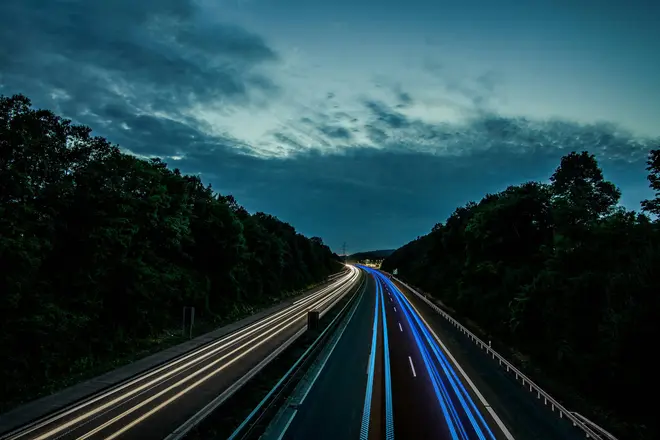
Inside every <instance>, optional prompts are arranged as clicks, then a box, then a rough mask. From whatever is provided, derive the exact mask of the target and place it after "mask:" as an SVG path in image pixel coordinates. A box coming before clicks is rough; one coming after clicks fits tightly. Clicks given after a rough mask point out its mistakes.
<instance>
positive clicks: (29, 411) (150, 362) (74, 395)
mask: <svg viewBox="0 0 660 440" xmlns="http://www.w3.org/2000/svg"><path fill="white" fill-rule="evenodd" d="M329 280H330V279H329ZM327 282H328V281H326V282H323V283H321V284H320V285H318V286H315V287H314V288H312V289H310V290H309V291H307V292H305V293H304V294H301V295H298V296H295V297H291V298H289V299H287V300H285V301H282V302H281V303H279V304H277V305H275V306H273V307H269V308H267V309H264V310H261V311H260V312H258V313H256V314H254V315H251V316H248V317H246V318H243V319H241V320H239V321H236V322H233V323H231V324H228V325H226V326H224V327H220V328H218V329H216V330H214V331H212V332H209V333H206V334H204V335H201V336H198V337H196V338H193V339H191V340H189V341H186V342H183V343H181V344H178V345H175V346H173V347H170V348H167V349H165V350H163V351H160V352H158V353H155V354H152V355H149V356H147V357H144V358H142V359H140V360H138V361H135V362H132V363H130V364H127V365H124V366H123V367H119V368H117V369H115V370H112V371H109V372H107V373H104V374H102V375H100V376H97V377H95V378H93V379H90V380H87V381H84V382H81V383H78V384H76V385H72V386H71V387H68V388H65V389H63V390H61V391H58V392H56V393H54V394H51V395H48V396H44V397H42V398H39V399H37V400H34V401H32V402H29V403H26V404H24V405H21V406H18V407H16V408H14V409H12V410H10V411H8V412H6V413H4V414H0V434H2V433H5V432H8V431H11V430H13V429H16V428H18V427H20V426H23V425H25V424H28V423H30V422H32V421H34V420H37V419H40V418H42V417H45V416H47V415H50V414H53V413H56V412H58V411H59V410H61V409H63V408H66V407H68V406H70V405H72V404H73V403H76V402H80V401H83V400H85V399H86V398H88V397H91V396H92V395H94V394H96V393H98V392H100V391H102V390H104V389H108V388H111V387H113V386H115V385H118V384H120V383H122V382H124V381H126V380H128V379H130V378H132V377H134V376H137V375H139V374H141V373H144V372H145V371H148V370H151V369H153V368H156V367H158V366H160V365H162V364H164V363H166V362H169V361H171V360H174V359H176V358H177V357H179V356H182V355H184V354H186V353H188V352H190V351H191V350H194V349H197V348H199V347H202V346H204V345H206V344H208V343H210V342H213V341H214V340H216V339H218V338H220V337H222V336H225V335H227V334H229V333H232V332H234V331H236V330H238V329H240V328H242V327H245V326H247V325H249V324H251V323H253V322H256V321H258V320H259V319H261V318H263V317H265V316H268V315H270V314H272V313H275V312H277V311H279V310H282V309H284V308H285V307H287V306H289V305H290V304H291V303H293V302H294V301H296V300H298V299H300V298H302V297H304V296H306V295H309V294H310V293H313V292H314V291H316V290H318V289H320V288H321V287H323V286H324V285H326V284H327Z"/></svg>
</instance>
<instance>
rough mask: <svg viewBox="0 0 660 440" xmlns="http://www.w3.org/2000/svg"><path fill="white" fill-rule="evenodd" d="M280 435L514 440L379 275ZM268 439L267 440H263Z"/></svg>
mask: <svg viewBox="0 0 660 440" xmlns="http://www.w3.org/2000/svg"><path fill="white" fill-rule="evenodd" d="M362 269H363V270H365V271H367V272H368V273H370V274H371V276H370V277H369V278H370V279H369V284H368V288H367V291H366V293H365V294H364V295H363V297H362V298H361V299H360V302H359V304H357V306H356V310H355V313H354V314H352V315H351V316H350V317H349V319H350V321H349V322H348V324H347V326H346V329H345V331H344V332H343V333H342V335H341V337H340V339H339V341H338V342H337V344H336V346H335V347H334V348H333V350H332V354H331V355H330V356H329V358H328V359H327V361H324V363H323V366H322V369H321V370H320V371H319V372H317V373H316V376H317V377H316V379H315V381H314V382H313V384H312V385H311V387H310V389H309V390H308V391H306V392H305V393H304V394H303V396H304V397H303V399H300V398H295V399H293V400H292V401H291V402H288V403H289V405H292V406H294V407H295V408H297V411H296V412H295V413H294V414H293V416H292V417H291V420H290V421H289V423H288V424H286V425H284V426H283V429H284V430H283V432H281V433H279V435H277V434H275V435H273V436H272V438H280V439H285V440H304V439H309V438H314V439H317V440H325V439H328V440H330V439H337V438H346V439H349V438H354V439H358V438H359V439H361V440H367V439H387V440H390V439H394V438H395V437H396V438H401V439H415V440H424V439H434V440H444V439H447V440H467V439H480V440H499V439H505V440H513V437H511V434H510V433H509V431H508V430H507V428H506V427H505V426H504V425H503V424H502V422H501V420H499V419H498V418H497V416H496V415H494V412H492V410H491V411H489V410H488V409H486V407H485V406H484V403H483V402H482V401H481V400H480V399H479V398H478V396H477V395H476V394H475V391H474V390H472V389H470V386H469V385H465V382H466V381H469V380H466V379H465V377H463V376H462V374H463V373H462V370H461V369H460V366H456V365H454V363H453V362H452V361H451V360H450V359H448V358H447V356H446V354H445V353H444V351H443V349H442V348H441V347H440V346H439V345H438V343H437V341H436V340H435V339H434V336H433V335H432V334H431V332H430V331H429V328H428V327H427V325H426V324H425V322H424V321H423V319H422V318H421V315H420V314H419V312H418V310H417V309H416V308H415V306H413V305H412V304H411V303H410V302H409V301H408V300H407V298H406V297H405V295H403V293H402V292H400V291H399V289H398V288H397V287H396V286H395V285H393V284H392V282H391V281H390V280H389V279H388V278H387V277H386V276H384V275H383V274H381V273H380V272H378V271H375V270H372V269H369V268H366V267H362ZM268 438H271V437H268Z"/></svg>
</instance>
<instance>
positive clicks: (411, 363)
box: [408, 356, 417, 377]
mask: <svg viewBox="0 0 660 440" xmlns="http://www.w3.org/2000/svg"><path fill="white" fill-rule="evenodd" d="M408 361H409V362H410V369H411V370H412V374H413V377H417V373H415V366H414V365H413V361H412V358H411V357H410V356H408Z"/></svg>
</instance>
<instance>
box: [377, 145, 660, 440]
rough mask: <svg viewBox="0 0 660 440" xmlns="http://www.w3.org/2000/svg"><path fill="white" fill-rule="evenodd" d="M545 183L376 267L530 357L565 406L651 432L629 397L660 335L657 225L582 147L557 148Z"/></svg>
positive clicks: (649, 413)
mask: <svg viewBox="0 0 660 440" xmlns="http://www.w3.org/2000/svg"><path fill="white" fill-rule="evenodd" d="M659 151H660V150H653V151H652V152H651V153H650V155H649V160H648V168H647V169H648V170H649V172H650V174H649V177H648V178H649V182H650V183H651V188H652V189H653V190H654V191H655V193H656V198H655V199H653V200H647V201H645V202H644V203H643V207H644V209H645V210H646V211H648V212H650V213H653V214H658V213H660V209H659V208H658V207H659V206H660V201H658V200H659V199H660V152H659ZM550 181H551V184H550V185H545V184H542V183H537V182H528V183H525V184H523V185H518V186H511V187H509V188H507V189H506V190H505V191H502V192H500V193H497V194H487V195H485V196H484V197H483V199H482V200H481V201H480V202H479V203H473V202H470V203H468V204H467V205H465V206H463V207H460V208H458V209H456V211H455V212H454V213H452V214H451V215H450V216H449V218H448V219H447V220H446V221H445V222H444V223H437V224H436V225H435V226H434V227H433V229H432V231H431V232H430V233H429V234H428V235H425V236H422V237H418V238H417V239H415V240H413V241H411V242H410V243H408V244H406V245H404V246H402V247H401V248H399V249H397V250H396V251H395V252H394V253H392V254H391V255H390V256H389V257H387V258H386V259H385V261H383V264H382V267H383V268H384V269H385V270H388V271H391V270H393V269H394V268H398V269H399V274H400V275H399V276H400V277H401V278H403V279H404V280H406V281H408V282H410V283H412V284H413V285H416V286H418V287H419V288H421V289H423V290H424V291H425V292H427V293H430V294H431V295H433V296H435V297H436V298H438V299H439V300H440V301H441V302H442V304H444V305H445V306H446V307H448V308H449V310H450V311H451V312H452V313H456V314H458V315H459V317H465V318H469V319H470V320H472V321H475V322H477V323H478V325H479V328H480V329H482V330H483V331H485V332H486V333H487V337H488V338H489V339H492V340H493V341H497V342H499V343H500V344H506V345H508V346H509V347H511V348H512V349H514V350H516V351H518V352H522V353H524V354H525V355H528V356H529V357H530V359H531V362H532V365H534V366H535V367H537V368H540V369H542V370H543V371H544V372H545V373H546V375H547V376H550V377H552V378H553V379H554V383H555V384H560V385H561V387H558V388H557V389H550V391H551V393H552V394H556V395H557V396H558V397H559V398H560V399H561V400H563V401H564V402H566V404H567V405H568V406H570V407H572V408H574V409H575V410H577V411H578V412H580V413H582V414H585V415H588V416H589V418H591V419H594V420H596V421H598V422H599V423H600V424H603V425H604V426H606V427H608V428H610V430H612V431H614V432H615V433H618V434H620V435H621V437H624V436H630V435H632V436H633V437H635V438H639V439H654V438H657V434H658V423H657V421H656V420H657V417H656V415H655V413H654V411H653V410H652V409H650V407H649V406H648V405H646V404H645V402H643V401H639V400H638V399H637V397H636V396H637V395H638V394H639V393H641V392H643V389H644V387H645V386H646V385H645V383H644V381H645V380H646V378H648V377H651V376H652V375H653V374H654V372H653V368H655V367H654V364H653V363H652V362H648V342H647V341H655V340H658V338H660V328H659V327H658V325H657V322H656V321H657V316H658V314H660V295H658V293H657V292H658V291H659V290H660V272H658V270H657V267H658V266H659V265H660V222H658V221H655V222H652V221H651V220H650V219H649V218H648V217H647V216H646V215H644V214H637V213H635V212H633V211H627V210H625V209H624V208H622V207H617V206H616V203H617V201H618V199H619V197H620V192H619V190H618V189H617V188H616V186H614V185H613V184H612V183H610V182H608V181H606V180H605V179H604V177H603V173H602V170H601V169H600V168H599V167H598V163H597V162H596V159H595V157H594V156H593V155H590V154H588V153H586V152H583V153H580V154H577V153H575V152H573V153H570V154H569V155H567V156H564V157H563V158H562V160H561V163H560V165H559V167H558V168H557V170H556V171H555V173H554V174H553V175H552V177H551V179H550ZM494 343H495V342H494ZM528 367H529V366H528ZM567 389H569V390H571V392H570V393H567V392H565V391H564V390H567ZM576 396H579V397H576ZM585 402H587V403H585ZM593 407H598V408H601V410H600V411H592V409H593ZM605 413H607V414H609V417H608V419H605V418H603V416H602V414H605Z"/></svg>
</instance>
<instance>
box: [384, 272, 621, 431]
mask: <svg viewBox="0 0 660 440" xmlns="http://www.w3.org/2000/svg"><path fill="white" fill-rule="evenodd" d="M391 277H392V278H393V279H395V280H396V281H398V282H399V283H401V284H403V285H404V286H406V288H407V289H408V290H410V291H411V292H413V293H414V294H415V295H417V296H418V297H419V298H420V299H421V300H422V301H424V302H425V303H426V304H428V305H429V306H430V307H431V308H432V309H433V310H434V311H436V312H437V313H438V314H440V315H441V316H442V317H444V318H445V319H447V320H448V321H449V322H450V323H451V324H452V325H453V326H454V327H456V328H457V329H458V330H460V331H461V332H462V333H463V334H465V335H466V336H467V337H468V338H469V339H470V340H472V342H474V343H475V344H477V346H478V347H479V348H481V349H483V350H485V351H486V354H489V355H491V356H492V357H493V359H495V360H497V361H499V364H500V366H503V367H506V371H507V372H509V373H511V374H514V375H515V376H516V380H518V381H521V382H522V385H523V386H524V387H525V388H528V389H529V391H530V392H531V393H536V397H537V399H541V398H543V403H544V404H545V405H549V406H550V407H551V409H552V411H553V412H555V411H557V413H558V414H559V418H560V419H563V418H566V419H568V420H570V421H571V422H572V423H573V426H575V427H577V428H579V429H581V430H582V431H583V432H584V434H585V436H586V438H591V439H594V440H617V439H616V437H614V436H613V435H612V434H610V433H609V432H607V431H606V430H605V429H603V428H601V427H600V426H598V425H596V424H595V423H594V422H592V421H590V420H588V419H587V418H586V417H584V416H581V415H580V414H578V413H575V412H572V411H569V410H568V409H566V408H565V407H564V406H563V405H561V404H560V403H559V402H557V401H556V400H555V399H553V398H552V396H550V395H549V394H548V393H546V392H545V391H543V390H542V389H541V387H539V386H538V385H536V384H535V383H534V382H533V381H532V380H530V378H529V377H527V376H525V375H524V374H523V373H522V372H521V371H520V370H518V369H517V368H516V367H515V366H514V365H513V364H512V363H511V362H509V361H507V360H506V359H504V357H502V356H501V355H500V354H499V353H497V352H496V351H495V350H493V349H492V348H491V347H490V344H486V343H485V342H484V341H482V340H481V339H479V338H478V337H477V336H476V335H475V334H474V333H472V332H471V331H470V330H468V329H467V328H465V327H464V326H463V325H462V324H461V323H459V322H458V321H457V320H455V319H454V318H452V317H451V316H450V315H449V314H448V313H447V312H445V311H444V310H442V309H441V308H440V307H438V306H437V305H435V304H434V303H433V302H431V301H430V300H429V299H428V298H426V296H425V295H424V294H422V293H419V292H418V291H417V290H416V289H414V288H413V287H411V286H409V285H408V284H406V283H405V282H403V281H401V280H400V279H399V278H397V277H395V276H394V275H391Z"/></svg>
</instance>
